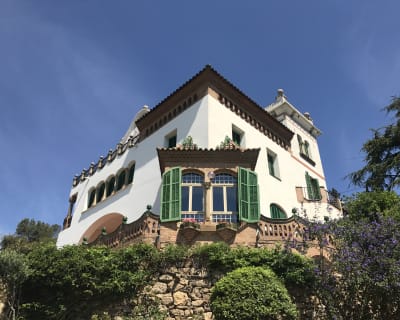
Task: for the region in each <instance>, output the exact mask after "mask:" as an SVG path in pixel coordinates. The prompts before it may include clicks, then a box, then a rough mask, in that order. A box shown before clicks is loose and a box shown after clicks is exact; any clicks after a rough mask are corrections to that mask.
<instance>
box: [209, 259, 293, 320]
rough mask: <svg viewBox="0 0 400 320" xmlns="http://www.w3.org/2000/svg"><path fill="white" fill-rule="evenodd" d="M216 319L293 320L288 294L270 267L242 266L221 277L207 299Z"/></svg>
mask: <svg viewBox="0 0 400 320" xmlns="http://www.w3.org/2000/svg"><path fill="white" fill-rule="evenodd" d="M210 302H211V310H212V312H213V314H214V317H215V319H216V320H233V319H241V320H261V319H296V317H297V310H296V306H295V304H294V303H293V302H292V301H291V300H290V297H289V294H288V292H287V290H286V288H285V286H284V285H283V283H282V282H281V281H280V280H279V279H278V277H277V276H276V275H275V273H274V272H273V271H272V270H271V269H266V268H262V267H244V268H239V269H236V270H234V271H232V272H230V273H228V274H227V275H226V276H225V277H223V278H221V279H220V280H219V281H218V282H217V283H216V284H215V286H214V288H213V290H212V295H211V298H210Z"/></svg>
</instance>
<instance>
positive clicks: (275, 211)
mask: <svg viewBox="0 0 400 320" xmlns="http://www.w3.org/2000/svg"><path fill="white" fill-rule="evenodd" d="M269 214H270V217H271V219H281V220H283V219H287V214H286V212H285V210H283V209H282V207H281V206H279V205H278V204H276V203H271V204H270V205H269Z"/></svg>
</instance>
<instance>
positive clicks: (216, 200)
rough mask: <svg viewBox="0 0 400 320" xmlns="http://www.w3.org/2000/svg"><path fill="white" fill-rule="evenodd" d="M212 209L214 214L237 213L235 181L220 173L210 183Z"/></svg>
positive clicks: (230, 176) (233, 178) (229, 176)
mask: <svg viewBox="0 0 400 320" xmlns="http://www.w3.org/2000/svg"><path fill="white" fill-rule="evenodd" d="M212 203H213V205H212V208H213V211H214V212H237V211H238V206H237V179H236V177H234V176H232V175H230V174H227V173H220V174H217V175H215V177H214V179H213V181H212Z"/></svg>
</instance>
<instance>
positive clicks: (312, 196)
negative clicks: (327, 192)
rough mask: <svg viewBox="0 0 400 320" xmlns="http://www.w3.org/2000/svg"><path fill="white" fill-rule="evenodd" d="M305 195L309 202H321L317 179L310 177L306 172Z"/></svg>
mask: <svg viewBox="0 0 400 320" xmlns="http://www.w3.org/2000/svg"><path fill="white" fill-rule="evenodd" d="M306 183H307V193H308V199H309V200H321V190H320V187H319V182H318V179H313V178H311V177H310V175H309V174H308V172H306Z"/></svg>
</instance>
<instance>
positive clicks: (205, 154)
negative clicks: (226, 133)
mask: <svg viewBox="0 0 400 320" xmlns="http://www.w3.org/2000/svg"><path fill="white" fill-rule="evenodd" d="M259 152H260V149H259V148H258V149H240V148H233V147H232V148H223V149H197V150H193V149H190V148H157V155H158V161H159V163H160V170H161V173H163V172H164V171H165V168H167V167H175V166H180V165H182V164H183V163H184V164H186V165H188V164H190V166H192V167H195V168H196V167H214V166H215V164H218V163H221V164H223V165H224V166H226V167H235V166H243V167H245V168H249V169H251V170H254V169H255V167H256V164H257V159H258V154H259Z"/></svg>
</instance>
